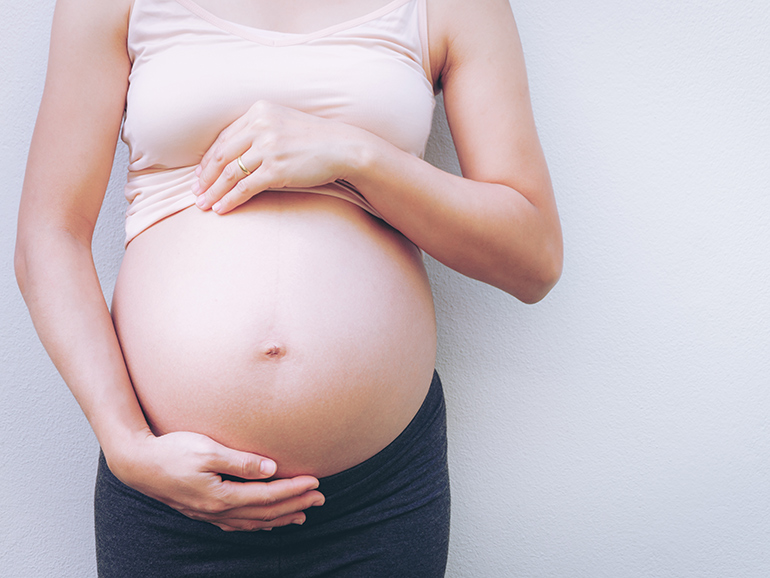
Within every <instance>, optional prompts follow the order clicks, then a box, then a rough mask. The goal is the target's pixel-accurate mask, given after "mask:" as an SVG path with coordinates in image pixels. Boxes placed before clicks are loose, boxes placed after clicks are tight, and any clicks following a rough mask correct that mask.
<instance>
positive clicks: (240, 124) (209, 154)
mask: <svg viewBox="0 0 770 578" xmlns="http://www.w3.org/2000/svg"><path fill="white" fill-rule="evenodd" d="M247 125H248V120H247V119H246V118H245V117H244V116H241V117H238V118H237V119H235V120H234V121H233V122H232V123H230V125H229V126H227V127H226V128H225V129H224V130H222V132H220V133H219V135H218V136H217V138H216V140H214V142H213V143H211V146H210V147H209V148H208V150H207V151H206V152H205V153H204V154H203V157H202V158H201V163H200V164H201V165H203V166H205V165H207V164H208V163H210V162H211V160H212V159H213V158H214V157H215V155H216V151H217V150H219V148H221V147H222V146H223V145H224V144H225V143H227V142H228V141H230V140H231V139H232V138H233V137H234V136H235V135H236V134H238V133H239V132H241V131H242V130H243V129H244V128H245V127H246V126H247Z"/></svg>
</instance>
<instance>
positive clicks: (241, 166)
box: [238, 157, 251, 177]
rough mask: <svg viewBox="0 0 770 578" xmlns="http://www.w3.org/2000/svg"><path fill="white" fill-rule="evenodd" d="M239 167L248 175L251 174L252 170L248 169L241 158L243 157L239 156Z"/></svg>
mask: <svg viewBox="0 0 770 578" xmlns="http://www.w3.org/2000/svg"><path fill="white" fill-rule="evenodd" d="M238 167H239V168H240V169H241V170H242V171H243V174H244V175H246V176H247V177H248V176H249V175H250V174H251V171H250V170H249V169H247V168H246V167H245V166H243V161H242V160H241V157H238Z"/></svg>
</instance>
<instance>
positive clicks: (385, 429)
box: [112, 193, 436, 477]
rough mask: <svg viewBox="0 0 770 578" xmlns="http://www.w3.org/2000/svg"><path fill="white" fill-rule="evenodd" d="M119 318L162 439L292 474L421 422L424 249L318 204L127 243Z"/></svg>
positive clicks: (426, 313) (353, 214)
mask: <svg viewBox="0 0 770 578" xmlns="http://www.w3.org/2000/svg"><path fill="white" fill-rule="evenodd" d="M112 309H113V318H114V321H115V327H116V330H117V332H118V337H119V338H120V342H121V346H122V347H123V353H124V356H125V359H126V364H127V366H128V369H129V373H130V375H131V379H132V382H133V384H134V388H135V390H136V394H137V397H138V399H139V402H140V403H141V405H142V408H143V410H144V412H145V415H146V416H147V420H148V422H149V424H150V427H151V428H152V429H153V431H154V432H155V433H156V434H157V435H162V434H164V433H168V432H172V431H194V432H198V433H203V434H206V435H208V436H210V437H212V438H213V439H215V440H217V441H219V442H220V443H223V444H225V445H227V446H230V447H233V448H237V449H241V450H245V451H252V452H255V453H258V454H260V455H264V456H267V457H270V458H272V459H274V460H275V461H276V463H277V464H278V472H277V476H280V477H285V476H293V475H297V474H311V475H316V476H326V475H330V474H332V473H336V472H339V471H342V470H344V469H346V468H349V467H351V466H353V465H355V464H358V463H360V462H362V461H364V460H365V459H367V458H369V457H371V456H372V455H374V454H375V453H377V452H378V451H380V450H381V449H382V448H384V447H385V446H386V445H387V444H388V443H390V442H391V441H392V440H393V439H395V437H396V436H397V435H398V434H399V433H400V432H401V431H402V430H403V429H404V427H406V425H407V424H408V423H409V421H410V420H411V419H412V417H413V416H414V414H415V413H416V412H417V410H418V409H419V406H420V404H421V403H422V400H423V399H424V397H425V394H426V392H427V390H428V386H429V384H430V380H431V375H432V372H433V365H434V362H435V348H436V333H435V319H434V312H433V302H432V297H431V292H430V286H429V284H428V280H427V277H426V275H425V270H424V268H423V264H422V259H421V256H420V254H419V251H418V250H417V249H416V248H415V247H414V245H412V244H411V243H410V242H409V241H408V240H406V239H405V238H404V237H403V236H402V235H401V234H400V233H398V232H396V231H394V230H393V229H391V228H390V227H388V226H386V225H384V224H383V223H382V222H381V221H377V220H376V219H374V218H373V217H371V216H370V215H368V214H367V213H365V212H363V211H362V210H361V209H359V208H358V207H356V206H354V205H352V204H350V203H347V202H345V201H341V200H339V199H334V198H331V197H326V196H322V195H317V194H305V193H263V194H261V195H258V196H257V197H255V198H254V199H252V200H251V201H249V202H248V203H246V204H245V205H244V206H243V207H241V208H239V209H237V210H236V211H234V212H232V213H230V214H228V215H225V216H218V215H215V214H214V213H211V212H207V213H203V212H201V211H200V210H198V209H197V208H195V207H191V208H190V209H187V210H185V211H182V212H180V213H177V214H176V215H173V216H171V217H169V218H167V219H165V220H163V221H161V222H159V223H157V224H155V225H154V226H152V227H151V228H150V229H148V230H146V231H145V232H143V233H142V234H141V235H139V236H138V237H136V238H135V239H134V240H133V241H132V242H131V243H130V245H129V246H128V248H127V250H126V254H125V257H124V259H123V263H122V265H121V269H120V274H119V276H118V281H117V285H116V288H115V294H114V298H113V307H112Z"/></svg>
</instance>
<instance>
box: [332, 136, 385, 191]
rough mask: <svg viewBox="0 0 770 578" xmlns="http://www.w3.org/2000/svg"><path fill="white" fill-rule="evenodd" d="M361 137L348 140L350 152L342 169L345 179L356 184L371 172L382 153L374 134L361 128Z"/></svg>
mask: <svg viewBox="0 0 770 578" xmlns="http://www.w3.org/2000/svg"><path fill="white" fill-rule="evenodd" d="M360 132H361V138H355V139H354V138H351V139H349V140H348V141H347V142H348V152H347V155H346V160H345V163H344V166H343V169H342V174H343V176H342V177H341V178H342V179H344V180H345V181H347V182H349V183H351V184H352V185H356V184H357V183H358V182H360V181H361V180H362V179H363V178H365V176H366V175H368V174H371V171H372V169H373V168H374V166H375V164H376V162H377V158H378V155H379V154H382V153H381V151H380V147H379V146H378V145H379V144H380V143H378V142H377V139H376V137H374V135H372V134H370V133H367V132H366V131H364V130H361V131H360Z"/></svg>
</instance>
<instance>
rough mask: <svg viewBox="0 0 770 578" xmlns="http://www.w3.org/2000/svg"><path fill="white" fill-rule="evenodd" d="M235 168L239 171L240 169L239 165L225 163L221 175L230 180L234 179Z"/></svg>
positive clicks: (235, 174)
mask: <svg viewBox="0 0 770 578" xmlns="http://www.w3.org/2000/svg"><path fill="white" fill-rule="evenodd" d="M236 170H237V171H240V170H241V169H240V168H239V167H236V166H235V165H233V164H232V163H231V164H228V165H225V168H224V170H223V171H222V175H223V176H224V177H225V178H226V179H227V180H228V181H232V180H234V179H235V178H236V176H237V173H236Z"/></svg>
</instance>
